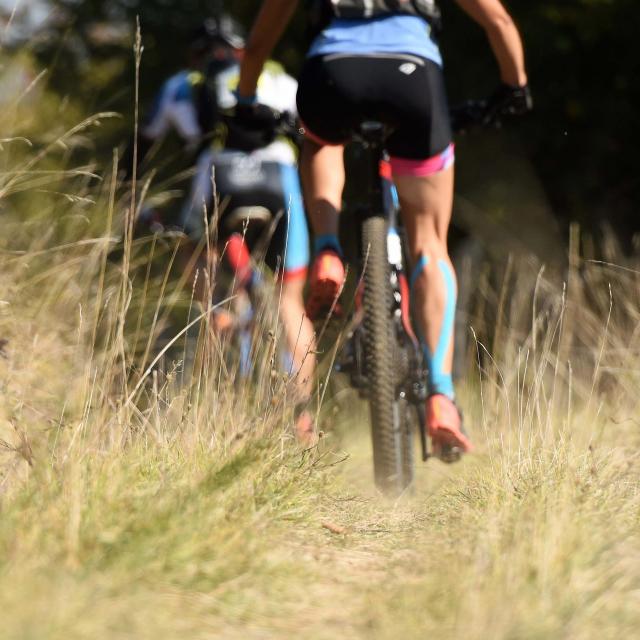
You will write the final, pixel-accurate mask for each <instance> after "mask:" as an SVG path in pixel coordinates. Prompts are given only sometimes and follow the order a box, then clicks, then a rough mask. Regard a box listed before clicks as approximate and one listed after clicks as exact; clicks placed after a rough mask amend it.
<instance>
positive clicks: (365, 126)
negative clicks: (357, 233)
mask: <svg viewBox="0 0 640 640" xmlns="http://www.w3.org/2000/svg"><path fill="white" fill-rule="evenodd" d="M385 136H386V129H385V126H384V125H383V124H382V123H381V122H377V121H374V120H367V121H365V122H363V123H362V124H361V125H360V127H359V130H358V136H357V137H358V139H359V140H360V141H361V142H362V144H363V146H364V148H365V149H366V151H367V155H368V162H369V169H368V171H367V180H368V184H367V204H368V206H367V207H366V208H365V210H364V211H363V213H364V217H371V216H379V215H381V214H383V213H384V211H385V207H384V194H383V190H382V181H381V179H380V161H381V160H382V157H383V154H384V141H385Z"/></svg>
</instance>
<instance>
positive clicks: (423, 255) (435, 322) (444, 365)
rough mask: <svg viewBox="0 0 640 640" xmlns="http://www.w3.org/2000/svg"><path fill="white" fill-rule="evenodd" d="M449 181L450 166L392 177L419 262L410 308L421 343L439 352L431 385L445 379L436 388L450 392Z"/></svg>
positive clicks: (453, 293)
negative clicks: (429, 172) (440, 385)
mask: <svg viewBox="0 0 640 640" xmlns="http://www.w3.org/2000/svg"><path fill="white" fill-rule="evenodd" d="M453 180H454V178H453V167H450V168H448V169H445V170H444V171H440V172H438V173H435V174H432V175H429V176H412V175H403V176H394V182H395V183H396V187H397V189H398V195H399V197H400V205H401V209H402V216H403V222H404V225H405V229H406V231H407V238H408V244H409V252H410V254H411V259H412V262H413V264H414V265H418V264H420V265H421V267H420V266H419V267H418V270H417V272H416V273H415V274H414V281H413V296H414V297H413V300H414V308H415V312H416V316H417V321H418V323H419V325H420V326H419V329H420V332H421V334H422V336H423V339H424V341H425V343H426V346H427V347H428V349H429V351H430V352H431V354H438V356H439V359H438V360H439V361H438V363H437V366H438V367H439V371H436V372H434V373H435V375H436V384H437V383H438V382H440V380H439V379H438V377H440V378H442V379H444V383H443V384H442V386H443V388H442V389H436V390H435V391H437V392H441V393H443V394H444V395H452V387H450V384H451V382H450V378H451V371H452V366H453V344H454V341H453V325H452V323H450V322H448V320H450V317H447V316H450V315H451V309H452V308H453V309H455V298H456V294H457V291H456V280H455V272H454V270H453V265H452V264H451V259H450V258H449V251H448V248H447V233H448V230H449V223H450V221H451V212H452V208H453ZM443 341H444V342H443ZM447 378H448V379H447ZM432 392H433V390H432Z"/></svg>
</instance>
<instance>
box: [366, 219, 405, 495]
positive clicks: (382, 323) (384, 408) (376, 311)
mask: <svg viewBox="0 0 640 640" xmlns="http://www.w3.org/2000/svg"><path fill="white" fill-rule="evenodd" d="M387 230H388V225H387V221H386V220H385V218H383V217H376V216H374V217H370V218H367V219H366V220H365V221H364V222H363V225H362V241H363V242H362V246H363V251H364V254H365V259H366V266H365V271H364V328H365V362H366V377H367V380H368V385H369V394H368V395H369V408H370V413H371V435H372V441H373V467H374V474H375V481H376V485H377V486H378V487H379V488H380V489H381V490H382V491H384V492H385V493H388V494H393V495H397V494H399V493H401V492H403V491H404V490H405V489H407V487H408V486H409V485H410V484H411V482H412V480H413V455H412V439H411V427H410V420H409V411H408V410H407V409H408V407H407V402H406V400H405V399H403V398H399V397H397V384H396V383H397V372H396V369H397V367H396V364H397V360H398V359H397V357H396V355H397V353H398V351H397V350H398V349H399V348H400V346H399V344H398V340H397V337H396V330H395V326H394V318H393V305H392V297H391V284H390V276H391V273H390V267H389V261H388V258H387Z"/></svg>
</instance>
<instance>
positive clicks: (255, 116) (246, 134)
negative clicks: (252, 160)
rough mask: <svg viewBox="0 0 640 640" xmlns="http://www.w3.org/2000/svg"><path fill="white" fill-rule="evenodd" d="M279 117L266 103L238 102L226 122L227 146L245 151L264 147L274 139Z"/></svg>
mask: <svg viewBox="0 0 640 640" xmlns="http://www.w3.org/2000/svg"><path fill="white" fill-rule="evenodd" d="M279 119H280V114H279V113H278V112H277V111H275V110H274V109H272V108H271V107H268V106H267V105H264V104H260V103H256V104H238V105H237V106H236V108H235V112H234V114H233V117H232V118H230V119H229V121H228V122H227V129H228V135H227V147H228V148H230V149H238V150H239V151H247V152H250V151H253V150H255V149H260V148H262V147H266V146H267V145H268V144H271V143H272V142H273V141H274V140H275V137H276V128H277V126H278V123H279Z"/></svg>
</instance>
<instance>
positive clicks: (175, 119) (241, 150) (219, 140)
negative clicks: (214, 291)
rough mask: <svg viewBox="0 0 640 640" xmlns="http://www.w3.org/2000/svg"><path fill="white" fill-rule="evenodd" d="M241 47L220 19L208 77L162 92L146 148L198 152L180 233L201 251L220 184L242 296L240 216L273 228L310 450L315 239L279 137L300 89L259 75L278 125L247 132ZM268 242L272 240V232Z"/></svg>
mask: <svg viewBox="0 0 640 640" xmlns="http://www.w3.org/2000/svg"><path fill="white" fill-rule="evenodd" d="M243 46H244V38H243V37H242V31H241V28H240V27H239V25H237V23H236V22H235V21H234V20H232V19H231V18H229V17H228V16H225V15H223V16H222V17H219V18H217V19H210V20H208V21H206V22H205V25H204V26H203V27H202V28H201V29H200V30H199V32H198V34H197V35H196V38H195V39H194V43H193V44H192V47H191V52H192V60H194V61H197V67H198V68H199V69H201V70H202V71H193V70H192V71H183V72H181V73H179V74H177V75H175V76H173V77H172V78H171V79H170V80H169V81H168V82H167V83H165V85H164V87H163V90H162V91H161V92H160V96H159V98H158V99H157V100H156V106H155V108H154V112H153V114H152V115H151V117H150V118H149V119H148V121H147V123H146V125H145V126H144V127H143V128H142V136H143V138H144V139H145V140H146V142H147V145H146V147H147V148H148V147H149V146H150V145H151V144H152V143H153V141H155V140H159V139H161V138H162V137H163V136H164V135H166V133H167V132H168V131H169V130H170V129H175V130H176V131H177V132H178V134H179V135H180V136H181V137H182V138H183V139H184V140H185V142H186V146H187V149H199V153H198V155H197V162H196V170H195V175H194V177H193V181H192V185H191V192H190V194H189V196H188V198H187V199H186V201H185V204H184V207H183V209H182V212H181V214H180V220H179V226H180V227H182V228H183V229H184V230H185V232H186V233H187V234H188V235H189V237H190V238H191V239H192V240H194V241H195V242H198V241H200V239H201V238H202V234H203V232H204V230H205V219H204V212H205V208H206V211H207V213H208V214H209V215H210V214H211V211H212V208H213V199H214V194H213V185H212V176H213V177H214V178H215V182H216V189H217V192H218V194H219V195H220V201H221V207H220V208H221V212H220V220H219V234H218V237H219V240H220V242H221V244H222V245H223V246H224V247H225V250H224V256H225V261H226V263H227V266H228V267H230V268H231V269H232V270H234V271H235V274H236V276H237V278H236V280H237V281H239V282H240V284H241V285H242V286H243V287H244V288H245V289H248V288H250V287H251V285H252V283H253V281H254V280H255V279H256V278H257V277H258V275H257V273H255V272H254V270H253V269H252V266H251V264H250V261H249V256H248V252H247V247H246V245H245V243H244V242H243V239H242V237H243V231H245V229H244V223H245V219H246V218H245V217H244V215H243V212H253V213H256V212H257V213H262V214H266V215H267V219H266V220H264V219H263V220H261V221H260V222H262V223H263V224H264V225H265V226H267V227H270V226H272V227H273V228H272V229H271V230H270V231H271V235H270V241H269V242H268V249H267V251H266V256H265V261H266V263H267V265H268V266H269V267H270V268H271V269H272V270H273V271H274V272H275V271H277V272H278V276H279V278H280V279H281V284H282V286H281V290H280V291H279V300H280V317H281V319H282V322H283V328H284V334H285V341H286V344H287V350H288V356H289V358H290V360H291V363H290V364H289V365H288V366H287V369H288V371H292V372H293V373H294V379H295V382H296V384H295V396H296V402H297V403H298V405H299V407H300V408H299V410H298V411H297V412H296V413H297V419H296V420H297V421H296V430H297V433H298V436H299V437H300V439H301V440H303V441H307V442H308V441H310V440H312V439H313V432H314V425H313V420H312V418H311V414H310V413H309V411H308V410H307V409H306V405H307V403H308V399H309V398H310V396H311V390H312V385H313V372H314V367H315V354H314V333H313V326H312V325H311V322H310V320H309V319H308V318H307V317H306V315H305V311H304V298H303V291H304V286H305V283H306V278H307V269H308V263H309V235H308V229H307V222H306V217H305V212H304V207H303V200H302V194H301V189H300V184H299V178H298V171H297V157H296V150H295V149H294V148H293V146H292V144H290V143H289V142H287V141H286V140H284V139H280V138H277V137H276V135H275V122H276V120H275V113H276V112H284V111H290V112H293V113H295V111H296V91H297V82H296V81H295V79H293V78H292V77H290V76H289V75H287V74H286V73H285V72H284V70H283V68H282V67H281V66H280V65H279V64H277V63H275V62H270V63H268V64H267V65H266V68H265V70H264V72H263V73H262V74H261V77H260V88H259V95H260V100H261V102H262V103H263V104H268V105H270V107H271V108H272V110H273V111H272V112H271V116H272V117H270V118H269V119H268V120H267V121H266V122H264V123H262V124H261V126H259V127H256V126H251V127H245V126H241V123H236V121H235V120H234V119H228V118H223V117H222V116H223V114H225V113H226V112H228V111H229V110H231V109H232V108H233V107H234V106H235V104H236V97H235V88H236V86H237V83H238V80H239V72H240V67H239V60H240V59H241V57H242V54H243ZM206 61H208V62H206ZM254 125H255V123H254ZM278 216H279V217H278ZM274 218H276V219H277V220H278V221H277V222H275V221H274ZM274 222H275V224H272V223H274ZM251 229H252V227H249V235H248V236H247V239H249V236H250V232H251ZM233 231H239V232H240V233H232V232H233ZM265 234H266V235H269V229H267V230H266V231H265ZM189 262H190V260H187V263H189ZM199 281H200V282H201V281H202V278H200V279H199Z"/></svg>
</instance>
